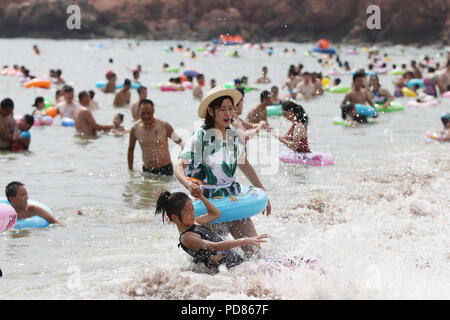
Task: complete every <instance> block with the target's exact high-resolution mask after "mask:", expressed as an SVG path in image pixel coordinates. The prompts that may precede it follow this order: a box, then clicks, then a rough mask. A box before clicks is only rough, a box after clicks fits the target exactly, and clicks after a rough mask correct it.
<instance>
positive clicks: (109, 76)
mask: <svg viewBox="0 0 450 320" xmlns="http://www.w3.org/2000/svg"><path fill="white" fill-rule="evenodd" d="M106 80H107V82H106V85H105V86H104V87H103V88H102V91H103V92H104V93H115V92H116V80H117V76H116V74H115V73H114V72H112V71H111V70H110V71H108V72H107V73H106Z"/></svg>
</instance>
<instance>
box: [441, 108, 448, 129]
mask: <svg viewBox="0 0 450 320" xmlns="http://www.w3.org/2000/svg"><path fill="white" fill-rule="evenodd" d="M441 121H442V124H443V125H444V127H448V126H450V112H446V113H444V114H443V115H442V116H441Z"/></svg>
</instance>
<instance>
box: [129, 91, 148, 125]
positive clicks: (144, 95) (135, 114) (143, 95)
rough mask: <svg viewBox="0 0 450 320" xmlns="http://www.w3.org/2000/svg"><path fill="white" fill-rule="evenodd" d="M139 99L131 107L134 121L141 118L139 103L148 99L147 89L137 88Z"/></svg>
mask: <svg viewBox="0 0 450 320" xmlns="http://www.w3.org/2000/svg"><path fill="white" fill-rule="evenodd" d="M137 93H138V96H139V97H138V99H137V100H136V101H135V102H134V103H133V104H132V105H131V116H132V117H133V120H134V121H138V120H139V119H140V118H139V102H141V100H144V99H147V87H144V86H140V87H139V88H137Z"/></svg>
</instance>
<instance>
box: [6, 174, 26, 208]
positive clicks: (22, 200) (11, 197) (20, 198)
mask: <svg viewBox="0 0 450 320" xmlns="http://www.w3.org/2000/svg"><path fill="white" fill-rule="evenodd" d="M5 193H6V199H7V200H8V201H9V202H11V205H12V206H13V207H14V208H16V209H17V210H23V209H25V208H26V207H27V203H28V193H27V189H25V185H24V184H23V183H22V182H19V181H13V182H10V183H9V184H8V185H7V186H6V189H5Z"/></svg>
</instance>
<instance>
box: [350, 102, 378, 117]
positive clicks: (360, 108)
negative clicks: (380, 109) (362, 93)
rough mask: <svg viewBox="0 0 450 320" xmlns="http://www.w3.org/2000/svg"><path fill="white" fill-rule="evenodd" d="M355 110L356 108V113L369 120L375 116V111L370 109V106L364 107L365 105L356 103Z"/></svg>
mask: <svg viewBox="0 0 450 320" xmlns="http://www.w3.org/2000/svg"><path fill="white" fill-rule="evenodd" d="M355 108H356V113H357V114H359V115H361V116H365V117H369V118H374V117H376V116H377V109H375V108H372V107H371V106H365V105H362V104H359V103H356V104H355Z"/></svg>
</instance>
